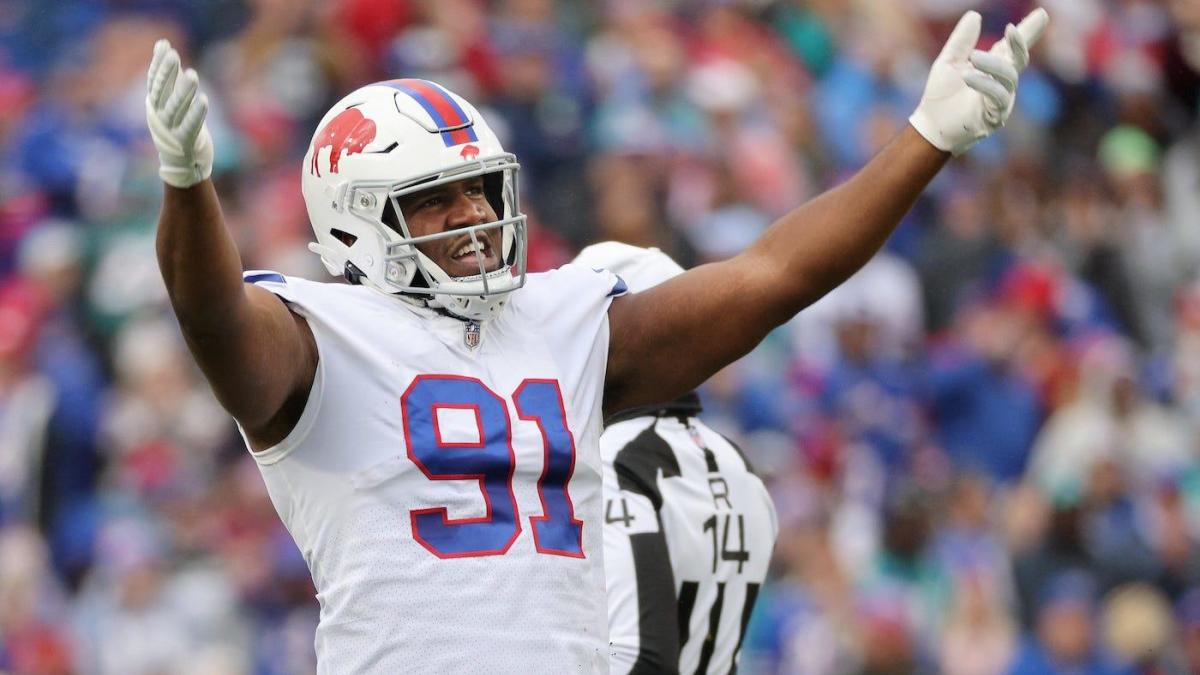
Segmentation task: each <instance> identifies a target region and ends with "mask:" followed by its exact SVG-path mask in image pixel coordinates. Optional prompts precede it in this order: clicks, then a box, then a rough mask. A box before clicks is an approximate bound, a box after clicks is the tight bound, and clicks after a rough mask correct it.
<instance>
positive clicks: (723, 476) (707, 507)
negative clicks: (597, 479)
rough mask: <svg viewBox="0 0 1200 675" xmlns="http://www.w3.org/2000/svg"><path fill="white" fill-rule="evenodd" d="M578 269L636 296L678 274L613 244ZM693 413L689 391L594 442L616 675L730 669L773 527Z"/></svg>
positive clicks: (739, 471)
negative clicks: (598, 273) (605, 276)
mask: <svg viewBox="0 0 1200 675" xmlns="http://www.w3.org/2000/svg"><path fill="white" fill-rule="evenodd" d="M575 262H576V263H580V264H584V265H590V266H591V267H597V268H606V269H608V270H610V271H612V272H614V273H616V274H618V275H619V276H620V277H621V278H623V279H624V280H625V282H626V283H627V284H628V285H629V289H630V291H632V292H635V293H636V292H638V291H643V290H645V289H647V288H650V287H652V286H654V285H656V284H658V283H661V282H663V281H666V280H667V279H670V278H671V277H673V276H675V275H676V274H680V273H682V272H683V268H681V267H680V266H679V265H677V264H676V263H675V261H673V260H671V258H669V257H668V256H667V255H666V254H664V253H662V252H661V251H659V250H658V249H654V248H651V249H643V248H638V247H635V246H629V245H627V244H619V243H616V242H605V243H602V244H595V245H593V246H589V247H587V248H586V249H584V250H583V251H582V252H581V253H580V254H579V256H578V257H577V258H576V259H575ZM699 414H700V398H699V397H698V396H697V395H696V394H695V392H692V393H689V394H686V395H684V396H682V397H680V398H679V399H676V400H675V401H672V402H671V403H669V404H666V405H662V406H654V407H648V408H638V409H633V410H627V411H624V412H621V413H618V414H616V415H614V416H613V417H612V418H610V419H609V420H607V425H608V426H607V428H606V430H605V432H604V435H603V436H601V438H600V452H601V457H602V458H603V461H604V523H605V525H604V566H605V573H606V575H607V579H608V624H609V629H608V630H609V640H610V644H611V646H610V649H609V652H610V658H609V668H610V670H611V672H612V673H613V675H623V674H625V673H675V672H680V673H698V674H703V673H721V674H722V675H725V674H726V673H732V672H736V669H737V658H738V652H739V650H740V649H741V646H742V638H743V637H744V635H745V632H746V624H747V622H748V621H749V620H750V612H751V610H752V609H753V608H754V601H755V599H756V597H757V595H758V589H759V587H760V586H761V584H762V581H763V578H764V577H765V576H766V574H767V564H768V562H769V561H770V558H771V549H772V548H773V547H774V545H775V537H776V535H777V534H778V532H779V527H778V521H777V519H776V516H775V508H774V506H773V505H772V503H771V498H770V496H769V495H768V494H767V490H766V487H764V486H763V483H762V481H761V480H759V478H758V477H757V476H755V475H754V472H753V470H752V469H751V467H750V463H749V462H748V461H747V460H746V457H745V455H743V454H742V452H741V450H740V449H739V448H738V447H737V446H735V445H734V444H733V443H731V442H729V441H728V440H727V439H725V438H724V437H723V436H721V435H720V434H718V433H716V432H715V431H713V430H712V429H710V428H708V426H706V425H705V424H704V423H703V422H701V421H700V420H699V419H697V415H699Z"/></svg>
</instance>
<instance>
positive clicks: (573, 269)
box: [554, 263, 629, 298]
mask: <svg viewBox="0 0 1200 675" xmlns="http://www.w3.org/2000/svg"><path fill="white" fill-rule="evenodd" d="M554 272H557V273H559V274H564V275H568V276H572V277H576V278H580V279H581V280H583V282H584V283H589V284H591V283H595V284H604V285H605V287H606V288H607V293H606V295H605V297H609V298H617V297H620V296H622V295H625V294H626V293H628V292H629V284H626V283H625V280H624V279H622V278H621V277H620V276H618V275H616V274H614V273H613V272H610V271H608V270H607V269H604V268H602V267H589V266H586V265H579V264H577V263H567V264H565V265H563V266H562V267H559V268H558V269H556V270H554Z"/></svg>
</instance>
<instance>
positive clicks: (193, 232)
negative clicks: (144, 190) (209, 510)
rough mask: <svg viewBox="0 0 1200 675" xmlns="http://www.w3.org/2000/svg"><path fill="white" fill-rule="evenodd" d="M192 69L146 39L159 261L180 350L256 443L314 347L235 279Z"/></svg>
mask: <svg viewBox="0 0 1200 675" xmlns="http://www.w3.org/2000/svg"><path fill="white" fill-rule="evenodd" d="M198 88H199V80H198V77H197V75H196V73H195V71H193V70H191V69H188V70H187V71H186V72H184V73H180V61H179V55H178V53H177V52H176V51H175V50H174V49H172V48H171V46H170V44H169V43H167V41H166V40H160V41H159V42H158V44H156V45H155V46H154V58H153V60H152V61H151V63H150V71H149V74H148V79H147V94H146V122H147V125H148V126H149V128H150V135H151V137H152V138H153V139H154V145H155V147H156V148H157V149H158V154H159V163H160V169H159V175H160V176H161V177H162V179H163V182H164V183H166V186H165V192H164V195H163V207H162V213H161V214H160V216H159V222H158V239H157V244H156V248H157V253H158V265H159V269H160V270H161V271H162V275H163V280H164V281H165V282H166V286H167V294H168V296H169V297H170V300H171V307H172V308H173V309H174V311H175V316H176V318H177V319H178V320H179V326H180V328H181V329H182V330H183V335H184V338H185V339H186V340H187V344H188V347H189V349H190V350H191V352H192V354H193V356H195V358H196V361H197V363H199V365H200V368H201V369H202V370H203V371H204V374H205V376H206V377H207V378H208V381H209V383H210V384H211V385H212V388H213V391H214V392H215V393H216V395H217V399H218V400H220V402H221V404H222V405H223V406H224V407H225V409H226V410H228V411H229V412H230V414H232V415H233V416H234V418H236V419H237V420H238V422H240V423H241V424H242V427H243V428H244V429H245V430H246V432H247V434H248V435H249V436H250V439H251V441H252V442H253V444H254V446H255V448H256V449H263V448H267V447H270V446H271V445H274V444H275V443H277V442H279V441H280V440H283V438H284V437H285V436H286V435H287V434H288V432H289V431H291V429H292V427H293V426H295V423H296V421H297V420H298V419H299V417H300V412H301V411H302V410H303V406H304V402H305V400H306V398H307V395H308V390H309V388H310V387H311V386H312V381H313V377H314V376H315V374H316V366H317V348H316V342H315V341H314V339H313V335H312V331H311V329H310V328H309V327H308V324H307V322H305V320H304V319H303V318H301V317H299V316H297V315H295V314H293V313H292V312H291V311H290V310H289V309H288V308H287V307H286V306H285V305H284V304H283V302H282V301H281V300H280V299H279V298H277V297H275V295H274V294H272V293H270V292H268V291H266V290H264V289H261V288H258V287H257V286H253V285H250V284H245V283H243V282H242V262H241V257H240V256H239V255H238V251H237V247H236V246H235V245H234V242H233V238H232V237H231V236H230V234H229V231H228V229H226V227H225V221H224V218H223V217H222V215H221V205H220V203H219V201H218V200H217V193H216V190H215V189H214V188H213V184H212V180H210V178H209V176H210V175H211V173H212V161H213V151H212V138H211V136H210V135H209V133H208V129H207V128H206V127H205V124H204V118H205V115H206V114H207V111H208V102H207V99H206V98H205V97H204V95H203V94H198V93H197V91H198Z"/></svg>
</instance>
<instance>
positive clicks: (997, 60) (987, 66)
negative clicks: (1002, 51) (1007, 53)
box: [971, 49, 1019, 91]
mask: <svg viewBox="0 0 1200 675" xmlns="http://www.w3.org/2000/svg"><path fill="white" fill-rule="evenodd" d="M971 64H972V65H974V66H975V67H976V68H978V69H979V70H982V71H983V72H985V73H987V74H988V75H991V76H992V77H994V78H995V79H996V81H997V82H999V83H1000V84H1001V85H1002V86H1003V87H1004V88H1005V89H1007V90H1008V91H1016V89H1017V78H1018V77H1019V75H1018V73H1017V68H1014V67H1013V63H1012V62H1011V61H1009V60H1008V59H1006V58H1003V57H1001V56H999V55H997V54H992V53H991V52H985V51H980V50H978V49H976V50H975V51H973V52H971ZM1018 67H1019V66H1018Z"/></svg>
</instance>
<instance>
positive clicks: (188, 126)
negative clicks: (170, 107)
mask: <svg viewBox="0 0 1200 675" xmlns="http://www.w3.org/2000/svg"><path fill="white" fill-rule="evenodd" d="M207 116H208V97H207V96H205V95H204V94H200V95H199V96H197V97H196V101H195V103H193V104H192V105H191V106H190V107H189V108H188V111H187V114H186V115H184V116H183V121H182V122H180V123H179V131H180V133H181V135H182V137H183V139H184V142H185V144H187V145H191V144H192V143H194V142H195V140H196V137H197V136H199V135H200V129H201V128H202V127H203V126H204V118H205V117H207Z"/></svg>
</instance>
